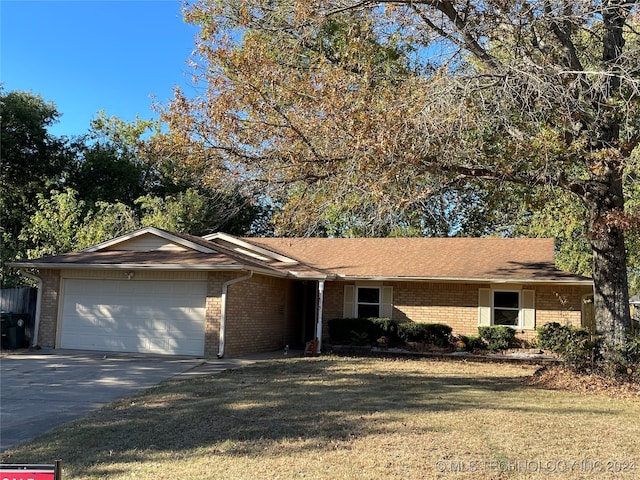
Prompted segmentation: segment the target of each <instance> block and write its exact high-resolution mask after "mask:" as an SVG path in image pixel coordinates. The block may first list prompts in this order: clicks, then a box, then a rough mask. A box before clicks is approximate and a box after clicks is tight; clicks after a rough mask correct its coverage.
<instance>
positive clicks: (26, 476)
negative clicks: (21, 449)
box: [0, 461, 62, 480]
mask: <svg viewBox="0 0 640 480" xmlns="http://www.w3.org/2000/svg"><path fill="white" fill-rule="evenodd" d="M61 471H62V465H61V462H60V461H56V463H55V464H53V465H22V464H4V465H3V464H0V480H61Z"/></svg>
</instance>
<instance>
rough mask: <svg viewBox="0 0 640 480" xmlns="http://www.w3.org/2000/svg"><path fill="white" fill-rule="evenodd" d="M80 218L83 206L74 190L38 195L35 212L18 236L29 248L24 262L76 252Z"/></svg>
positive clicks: (82, 214) (82, 213) (80, 223)
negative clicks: (29, 259) (27, 259)
mask: <svg viewBox="0 0 640 480" xmlns="http://www.w3.org/2000/svg"><path fill="white" fill-rule="evenodd" d="M83 217H84V202H83V201H82V200H78V198H77V193H76V192H75V191H74V190H71V189H67V190H66V191H65V192H57V191H52V192H51V194H50V195H48V196H45V195H43V194H42V193H39V194H38V209H37V210H36V211H35V212H34V214H33V215H31V217H30V218H29V221H28V223H26V225H25V227H24V228H23V229H22V231H21V233H20V237H19V238H20V240H22V241H24V242H25V244H27V245H29V247H30V248H29V249H28V250H27V252H26V253H27V258H38V257H44V256H47V255H58V254H60V253H65V252H71V251H73V250H76V245H77V240H76V235H77V232H78V230H79V228H80V226H81V225H82V218H83Z"/></svg>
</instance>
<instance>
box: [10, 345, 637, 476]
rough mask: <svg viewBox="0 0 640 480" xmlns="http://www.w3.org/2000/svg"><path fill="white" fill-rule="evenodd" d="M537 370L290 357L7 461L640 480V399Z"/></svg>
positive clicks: (275, 472) (82, 468) (174, 387)
mask: <svg viewBox="0 0 640 480" xmlns="http://www.w3.org/2000/svg"><path fill="white" fill-rule="evenodd" d="M534 371H535V367H532V366H514V365H504V364H499V365H496V364H486V363H466V362H455V361H434V360H424V359H423V360H395V359H374V358H344V357H321V358H288V359H283V360H279V361H272V362H266V363H260V364H256V365H253V366H250V367H246V368H242V369H238V370H231V371H227V372H223V373H220V374H216V375H213V376H211V377H207V378H202V379H195V380H193V379H192V380H185V381H171V382H165V383H163V384H161V385H160V386H158V387H156V388H153V389H151V390H148V391H147V392H145V393H144V394H141V395H139V396H136V397H132V398H128V399H125V400H122V401H119V402H116V403H114V404H112V405H110V406H109V407H106V408H104V409H102V410H100V411H98V412H96V413H94V414H92V415H90V416H88V417H86V418H84V419H81V420H78V421H75V422H72V423H69V424H67V425H65V426H62V427H60V428H58V429H56V430H54V431H52V432H50V433H48V434H46V435H44V436H42V437H39V438H38V439H36V440H35V441H34V442H31V443H29V444H25V445H23V446H21V447H20V448H17V449H15V450H13V451H10V452H7V453H5V454H4V455H2V456H1V457H0V458H1V459H2V461H3V462H12V463H25V462H36V463H45V462H48V461H52V460H54V459H58V458H61V459H62V460H63V462H64V476H63V479H64V480H68V479H160V478H167V479H181V480H182V479H205V478H212V479H225V480H226V479H252V480H253V479H278V478H282V479H291V478H309V479H314V480H316V479H331V480H333V479H373V478H376V479H378V478H380V479H383V478H398V479H429V478H495V479H498V478H536V479H546V478H558V479H567V478H568V479H572V478H575V479H577V478H585V477H596V478H638V477H640V450H639V449H638V438H640V421H639V419H640V401H637V400H631V399H614V398H610V397H607V396H602V395H592V394H578V393H569V392H563V391H552V390H543V389H539V388H535V387H530V386H526V385H525V382H524V381H523V380H524V379H525V378H526V377H529V376H531V375H532V373H533V372H534Z"/></svg>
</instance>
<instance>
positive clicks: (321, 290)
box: [315, 280, 324, 355]
mask: <svg viewBox="0 0 640 480" xmlns="http://www.w3.org/2000/svg"><path fill="white" fill-rule="evenodd" d="M323 303H324V280H318V321H317V324H316V338H317V339H318V350H317V351H316V352H315V353H316V355H320V348H321V347H322V304H323Z"/></svg>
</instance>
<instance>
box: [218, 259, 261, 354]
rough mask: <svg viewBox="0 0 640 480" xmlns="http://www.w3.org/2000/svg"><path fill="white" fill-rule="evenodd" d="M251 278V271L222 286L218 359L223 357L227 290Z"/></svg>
mask: <svg viewBox="0 0 640 480" xmlns="http://www.w3.org/2000/svg"><path fill="white" fill-rule="evenodd" d="M251 277H253V270H249V273H248V274H247V275H245V276H243V277H238V278H232V279H231V280H229V281H228V282H224V283H223V284H222V307H221V309H220V338H219V340H218V358H222V357H223V356H224V339H225V337H226V328H227V290H228V289H229V287H230V286H231V285H233V284H234V283H239V282H244V281H245V280H249V279H250V278H251Z"/></svg>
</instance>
